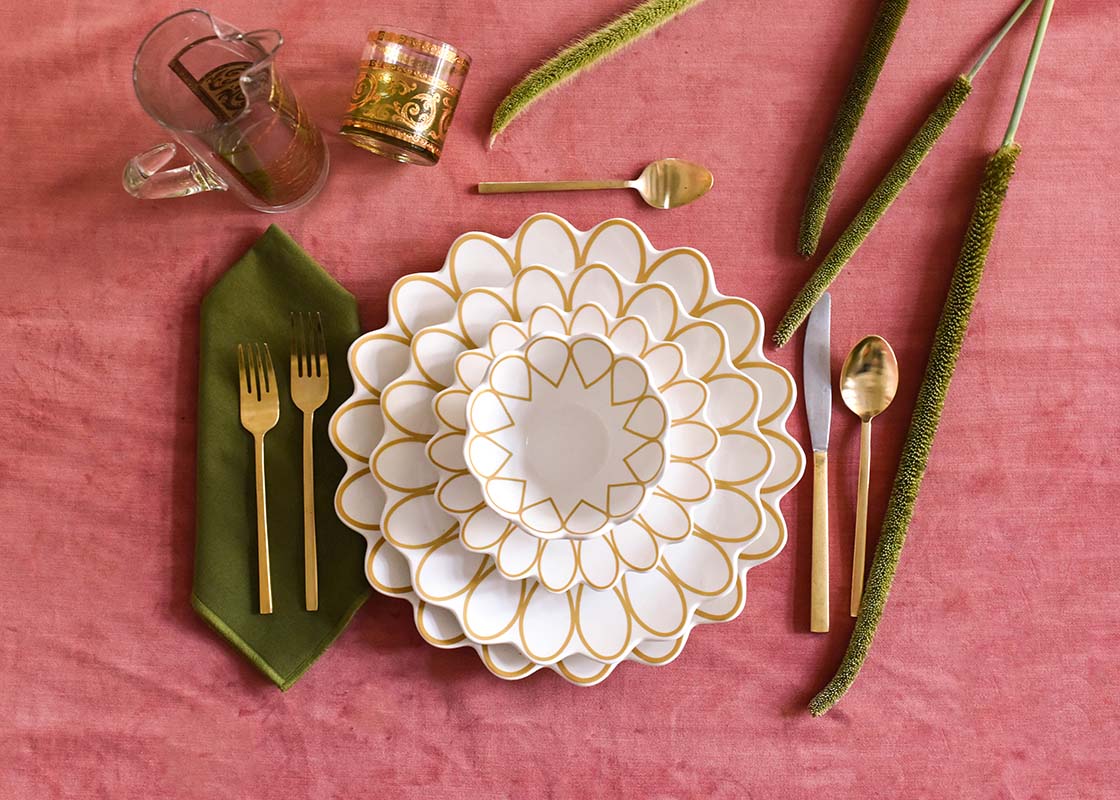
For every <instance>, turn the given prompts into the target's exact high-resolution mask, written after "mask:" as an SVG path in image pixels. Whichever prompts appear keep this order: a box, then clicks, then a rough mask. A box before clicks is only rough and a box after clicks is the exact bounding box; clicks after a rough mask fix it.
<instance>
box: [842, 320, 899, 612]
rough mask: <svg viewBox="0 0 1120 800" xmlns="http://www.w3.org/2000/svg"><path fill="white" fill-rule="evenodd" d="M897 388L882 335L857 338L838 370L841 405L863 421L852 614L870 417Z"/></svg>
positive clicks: (861, 553)
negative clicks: (857, 341)
mask: <svg viewBox="0 0 1120 800" xmlns="http://www.w3.org/2000/svg"><path fill="white" fill-rule="evenodd" d="M897 390H898V361H897V360H896V359H895V357H894V350H891V346H890V345H889V344H887V340H886V339H884V338H883V337H881V336H867V337H865V338H863V339H861V340H860V341H859V343H858V344H856V346H855V347H853V348H852V352H850V353H848V357H847V359H845V360H844V368H843V369H842V370H841V371H840V396H841V397H843V398H844V405H846V406H847V407H848V408H849V409H851V410H852V411H853V412H854V413H855V414H856V415H858V416H859V418H860V419H861V420H863V425H862V426H861V430H860V444H859V494H858V496H857V499H856V545H855V553H854V555H853V556H852V605H851V612H852V616H853V617H854V616H856V615H857V614H858V613H859V603H860V598H861V597H862V596H863V572H864V568H863V565H864V559H865V557H866V550H867V485H868V483H870V480H871V420H872V419H874V418H875V417H876V416H878V415H879V414H882V413H883V412H884V411H886V410H887V406H889V405H890V404H891V401H892V400H894V394H895V392H896V391H897Z"/></svg>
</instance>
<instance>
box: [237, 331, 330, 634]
mask: <svg viewBox="0 0 1120 800" xmlns="http://www.w3.org/2000/svg"><path fill="white" fill-rule="evenodd" d="M237 366H238V381H239V382H238V397H239V400H240V409H241V426H242V427H243V428H245V430H246V431H248V432H249V433H250V434H251V435H252V437H253V450H254V464H255V473H256V487H257V491H256V496H257V499H256V507H257V563H258V571H257V580H258V587H259V594H260V613H262V614H271V613H272V577H271V573H270V569H269V557H268V512H267V508H268V504H267V498H266V492H265V483H266V481H265V463H264V437H265V434H267V433H268V432H269V431H270V430H272V429H273V428H274V427H276V423H277V422H278V421H279V420H280V394H279V392H278V390H277V386H276V370H275V368H274V367H273V364H272V353H271V351H270V350H269V347H268V343H267V342H250V343H247V344H239V345H237ZM290 383H291V399H292V403H293V404H294V405H295V407H296V408H297V409H298V410H299V411H300V412H301V413H302V414H303V562H304V601H305V607H306V608H307V610H308V611H316V610H318V608H319V569H318V552H317V546H316V538H315V462H314V451H313V445H312V441H313V439H312V430H313V423H314V419H315V411H316V410H318V409H319V407H320V406H322V405H323V403H325V402H326V400H327V394H328V392H329V390H330V372H329V370H328V366H327V345H326V338H325V336H324V335H323V320H322V317H321V316H320V315H319V313H318V312H314V313H306V312H295V313H293V314H292V317H291V378H290Z"/></svg>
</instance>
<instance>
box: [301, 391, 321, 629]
mask: <svg viewBox="0 0 1120 800" xmlns="http://www.w3.org/2000/svg"><path fill="white" fill-rule="evenodd" d="M314 420H315V412H314V411H311V412H304V415H303V587H304V599H305V600H306V605H307V610H308V611H318V610H319V553H318V548H317V546H316V543H315V461H314V458H313V451H312V446H311V441H312V438H311V435H312V428H313V424H312V423H313V422H314Z"/></svg>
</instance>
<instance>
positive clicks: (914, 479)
mask: <svg viewBox="0 0 1120 800" xmlns="http://www.w3.org/2000/svg"><path fill="white" fill-rule="evenodd" d="M1018 155H1019V146H1018V145H1011V146H1009V147H1001V148H1000V149H999V151H998V152H996V154H995V155H993V156H992V158H991V159H990V160H989V161H988V164H987V167H986V168H985V170H984V180H983V183H982V184H981V185H980V193H979V195H977V197H976V205H975V207H974V208H973V211H972V220H971V222H970V223H969V226H968V232H967V234H965V239H964V247H963V248H962V249H961V254H960V259H959V260H958V262H957V267H956V270H955V271H954V272H953V280H952V283H951V284H950V286H949V296H948V298H947V299H946V301H945V308H944V309H943V310H942V312H941V321H940V322H939V323H938V325H937V333H936V334H935V336H934V340H933V349H932V350H931V351H930V355H929V362H928V363H927V364H926V372H925V376H924V378H923V379H922V387H921V389H920V390H919V391H918V401H917V403H916V404H915V406H914V414H913V416H912V417H911V419H910V431H909V433H907V435H906V443H905V444H904V445H903V448H902V455H901V457H900V459H899V462H898V472H897V474H896V475H895V479H894V488H893V489H892V491H891V497H890V500H889V502H888V503H887V512H886V515H885V516H884V517H883V528H882V530H881V532H880V533H879V544H878V545H877V546H876V548H875V558H874V560H873V561H872V562H871V572H870V573H869V574H868V577H867V585H866V587H865V588H864V590H863V599H862V600H861V601H860V606H859V616H858V618H857V619H856V625H855V629H854V630H853V631H852V639H851V641H850V642H849V643H848V651H847V653H845V655H844V660H843V661H842V662H841V664H840V669H839V670H837V672H836V676H835V677H834V678H833V679H832V680H831V681H830V682H829V684H828V685H827V686H826V687H825V688H824V689H823V690H822V691H821V692H820V694H818V695H817V696H816V697H814V698H813V701H812V702H811V703H810V704H809V710H810V711H811V712H812V713H813V716H820V715H821V714H823V713H825V712H826V711H828V709H830V708H832V706H834V705H835V704H836V703H837V701H839V700H840V698H841V697H842V696H843V695H844V692H846V691H847V690H848V687H849V686H851V685H852V681H854V680H855V679H856V675H858V674H859V670H860V667H862V666H863V660H864V658H866V656H867V651H868V649H869V648H870V647H871V641H872V639H873V638H874V637H875V629H876V628H877V627H878V625H879V619H880V617H882V615H883V608H884V606H885V605H886V602H887V594H888V593H889V592H890V588H891V582H892V581H893V580H894V573H895V570H896V569H897V568H898V559H899V556H900V555H901V553H902V545H903V544H904V543H905V541H906V531H907V528H908V527H909V525H910V519H911V518H912V517H913V516H914V503H915V501H916V500H917V499H918V489H919V488H920V487H921V485H922V476H923V475H924V474H925V471H926V464H927V463H928V462H929V453H930V449H931V448H932V446H933V437H934V434H936V433H937V426H938V424H939V423H940V421H941V411H942V409H943V408H944V407H945V395H946V394H947V392H948V391H949V381H950V380H952V377H953V369H954V367H955V366H956V363H957V357H958V356H959V355H960V349H961V343H962V342H963V341H964V335H965V332H966V331H967V330H968V320H969V317H970V315H971V314H972V305H973V302H974V301H975V299H976V291H977V289H979V288H980V278H981V276H982V275H983V273H984V261H985V259H986V258H987V256H988V247H989V245H990V244H991V241H992V235H993V234H994V233H995V229H996V221H997V220H998V219H999V211H1000V206H1001V205H1002V203H1003V198H1004V197H1005V196H1006V194H1007V184H1008V181H1010V179H1011V175H1012V173H1013V172H1014V171H1015V159H1016V157H1017V156H1018Z"/></svg>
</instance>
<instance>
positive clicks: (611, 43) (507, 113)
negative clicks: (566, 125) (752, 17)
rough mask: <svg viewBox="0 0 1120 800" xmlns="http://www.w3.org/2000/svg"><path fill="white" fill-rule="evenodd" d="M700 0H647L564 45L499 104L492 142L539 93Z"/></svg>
mask: <svg viewBox="0 0 1120 800" xmlns="http://www.w3.org/2000/svg"><path fill="white" fill-rule="evenodd" d="M701 1H702V0H646V2H644V3H642V4H641V5H639V6H635V7H634V8H632V9H630V10H629V11H627V12H626V13H625V14H623V15H621V16H620V17H617V18H616V19H614V20H613V21H611V22H609V23H607V24H606V25H604V26H603V27H602V28H599V29H598V30H597V31H595V32H593V33H591V34H589V35H588V36H586V37H584V38H583V39H580V40H579V41H578V42H576V43H575V44H573V45H570V46H568V47H565V48H564V49H563V50H561V51H560V52H559V53H557V54H556V55H555V56H553V57H552V58H550V59H549V60H548V61H546V62H544V63H543V64H541V65H540V66H539V67H537V68H536V69H534V70H533V71H532V72H530V73H529V74H528V75H526V76H525V77H524V78H522V79H521V80H520V81H519V82H518V83H517V85H516V86H514V87H513V88H512V89H510V92H509V94H508V95H506V97H505V99H503V100H502V102H501V103H499V104H498V108H497V109H496V110H495V111H494V118H493V120H492V121H491V124H490V144H491V146H492V145H493V144H494V140H495V139H497V138H498V134H500V133H501V132H502V131H503V130H505V129H506V126H507V125H509V124H510V123H511V122H512V121H513V120H514V118H515V117H517V116H518V115H519V114H520V113H521V112H522V111H524V110H525V109H526V108H527V107H528V106H529V105H530V104H532V103H534V102H535V101H537V100H538V99H540V97H541V96H542V95H544V94H546V93H547V92H550V91H552V90H553V89H555V88H556V87H557V86H559V85H560V84H562V83H563V82H564V81H566V80H568V79H569V78H572V77H574V76H576V75H578V74H579V73H580V72H581V71H583V70H585V69H587V68H588V67H591V66H592V65H594V64H596V63H598V62H599V60H600V59H603V58H605V57H606V56H609V55H611V54H613V53H615V52H617V51H619V50H621V49H622V48H624V47H626V46H627V45H628V44H631V43H632V42H634V41H635V40H637V39H639V38H641V37H642V36H645V35H646V34H647V33H651V32H652V31H654V30H656V29H657V28H659V27H660V26H662V25H664V24H665V23H666V22H668V21H669V20H670V19H672V18H673V17H675V16H677V15H678V14H681V13H683V12H685V11H687V10H688V9H690V8H692V7H693V6H694V5H696V4H697V3H699V2H701Z"/></svg>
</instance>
